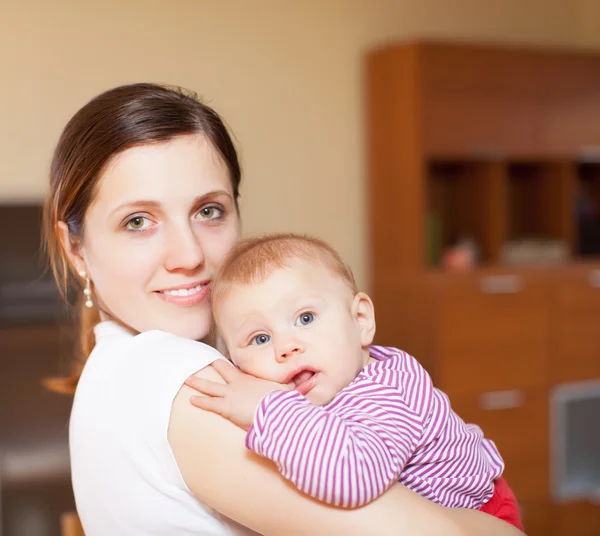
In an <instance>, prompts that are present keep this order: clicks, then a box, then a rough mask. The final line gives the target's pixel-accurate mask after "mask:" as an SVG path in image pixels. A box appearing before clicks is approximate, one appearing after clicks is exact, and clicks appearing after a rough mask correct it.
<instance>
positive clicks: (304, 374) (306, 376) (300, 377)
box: [292, 370, 315, 387]
mask: <svg viewBox="0 0 600 536" xmlns="http://www.w3.org/2000/svg"><path fill="white" fill-rule="evenodd" d="M314 375H315V372H314V371H313V370H303V371H301V372H299V373H298V374H296V375H295V376H294V377H293V378H292V381H293V382H294V385H295V386H296V387H298V386H299V385H301V384H303V383H304V382H307V381H308V380H310V379H311V378H312V377H313V376H314Z"/></svg>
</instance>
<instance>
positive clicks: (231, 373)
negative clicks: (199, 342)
mask: <svg viewBox="0 0 600 536" xmlns="http://www.w3.org/2000/svg"><path fill="white" fill-rule="evenodd" d="M211 366H212V368H214V369H215V370H216V371H217V372H218V373H219V374H220V375H221V378H223V379H224V380H225V381H226V382H227V383H229V382H231V381H233V380H234V379H235V378H236V377H237V376H238V375H239V374H240V371H239V370H238V369H237V368H235V367H234V366H233V365H232V364H231V363H230V362H229V361H225V360H224V359H216V360H215V361H213V362H212V365H211Z"/></svg>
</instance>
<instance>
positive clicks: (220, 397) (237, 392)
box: [185, 359, 292, 430]
mask: <svg viewBox="0 0 600 536" xmlns="http://www.w3.org/2000/svg"><path fill="white" fill-rule="evenodd" d="M211 366H212V368H213V369H215V370H216V371H217V372H218V373H219V374H220V376H221V378H223V380H225V383H224V384H222V383H215V382H211V381H209V380H203V379H201V378H198V377H196V376H190V377H189V378H188V379H187V380H186V381H185V383H186V385H189V386H190V387H191V388H193V389H196V391H199V392H201V393H203V394H205V395H206V396H192V397H190V402H191V403H192V404H193V405H194V406H196V407H198V408H201V409H205V410H207V411H212V412H213V413H218V414H219V415H221V416H222V417H225V418H226V419H229V420H230V421H231V422H232V423H233V424H236V425H237V426H239V427H240V428H243V429H244V430H248V428H250V426H252V423H253V421H254V412H255V411H256V408H257V407H258V404H259V403H260V401H261V400H262V399H263V398H264V397H265V396H266V395H268V394H269V393H270V392H272V391H275V390H280V391H284V390H287V389H291V388H292V387H290V386H286V385H282V384H280V383H275V382H271V381H268V380H263V379H260V378H256V377H254V376H250V374H246V373H245V372H242V371H241V370H239V369H238V368H236V367H234V366H232V365H230V364H229V363H227V362H226V361H224V360H222V359H218V360H217V361H215V362H214V363H213V364H212V365H211Z"/></svg>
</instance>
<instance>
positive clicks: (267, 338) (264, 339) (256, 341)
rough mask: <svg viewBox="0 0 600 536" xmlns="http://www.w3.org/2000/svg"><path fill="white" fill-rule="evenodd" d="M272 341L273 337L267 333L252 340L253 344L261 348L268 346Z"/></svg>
mask: <svg viewBox="0 0 600 536" xmlns="http://www.w3.org/2000/svg"><path fill="white" fill-rule="evenodd" d="M270 340H271V337H270V336H269V335H267V334H266V333H261V334H260V335H257V336H256V337H254V338H253V339H252V344H256V345H258V346H260V345H261V344H267V343H268V342H269V341H270Z"/></svg>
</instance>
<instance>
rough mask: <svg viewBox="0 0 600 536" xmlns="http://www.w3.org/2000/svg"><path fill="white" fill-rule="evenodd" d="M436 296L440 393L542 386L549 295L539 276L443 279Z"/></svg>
mask: <svg viewBox="0 0 600 536" xmlns="http://www.w3.org/2000/svg"><path fill="white" fill-rule="evenodd" d="M440 293H441V301H440V304H439V311H438V315H439V316H438V322H439V337H438V340H437V341H436V344H437V357H438V362H437V371H438V381H439V387H440V388H441V389H443V390H445V391H447V392H453V393H480V392H484V391H495V390H503V389H514V388H524V387H530V386H539V385H546V384H547V375H548V349H549V336H550V332H549V300H550V293H549V285H548V284H547V283H546V281H545V280H544V279H542V276H541V275H539V276H538V275H537V274H534V275H532V274H519V273H488V274H483V275H482V274H481V273H477V272H473V273H468V274H460V275H452V274H448V275H446V276H445V277H444V281H443V283H442V288H441V290H440Z"/></svg>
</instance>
